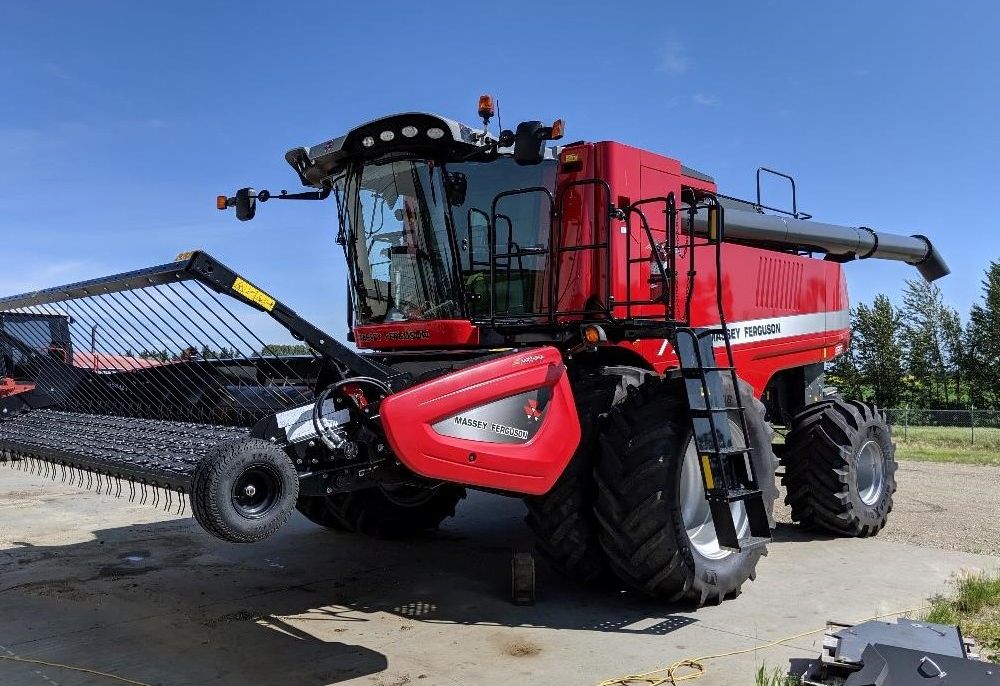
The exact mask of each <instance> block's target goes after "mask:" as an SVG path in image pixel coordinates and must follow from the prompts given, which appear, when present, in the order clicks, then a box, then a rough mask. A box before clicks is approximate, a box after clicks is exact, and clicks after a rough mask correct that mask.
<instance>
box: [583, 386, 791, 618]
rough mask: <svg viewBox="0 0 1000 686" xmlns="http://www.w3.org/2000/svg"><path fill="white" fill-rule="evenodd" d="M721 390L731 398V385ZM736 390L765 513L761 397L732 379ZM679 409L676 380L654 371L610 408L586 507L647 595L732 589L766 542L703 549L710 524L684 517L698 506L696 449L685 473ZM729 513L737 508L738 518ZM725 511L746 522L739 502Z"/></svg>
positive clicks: (629, 579) (768, 464)
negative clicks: (591, 502)
mask: <svg viewBox="0 0 1000 686" xmlns="http://www.w3.org/2000/svg"><path fill="white" fill-rule="evenodd" d="M726 395H727V396H728V397H727V403H728V404H732V402H733V401H734V400H735V398H734V397H733V393H732V390H731V389H729V390H728V391H727V394H726ZM740 395H741V399H742V404H743V407H744V408H746V419H747V426H748V429H749V434H750V447H751V448H752V455H753V460H754V470H755V472H756V474H757V478H758V481H759V483H760V487H761V491H762V493H763V497H764V505H765V507H766V509H767V511H768V513H770V512H771V509H772V507H773V504H774V499H775V498H776V497H777V488H776V486H775V483H774V470H775V466H776V465H777V459H776V458H775V457H774V453H773V451H772V449H771V436H772V433H773V432H772V430H771V427H770V425H769V424H768V423H767V422H765V421H764V406H763V405H762V404H761V403H760V401H758V400H757V399H756V398H754V396H753V393H752V390H751V389H750V387H749V386H748V385H746V384H744V383H742V382H741V385H740ZM688 413H689V411H688V405H687V398H686V395H685V391H684V386H683V383H682V382H680V381H679V380H661V379H659V378H654V379H652V380H650V381H647V382H646V383H644V384H643V385H642V386H641V387H640V388H639V389H638V392H636V393H633V394H630V396H629V398H628V399H627V400H626V401H625V402H624V403H622V404H621V405H620V406H619V407H618V408H616V409H615V410H613V411H612V413H611V415H610V417H609V422H608V426H607V428H606V429H605V431H604V432H603V433H602V436H601V439H602V440H601V442H602V454H601V458H600V460H599V461H598V464H597V470H596V476H597V488H598V498H597V507H596V513H597V517H598V520H599V522H600V531H601V533H600V541H601V545H602V547H603V548H604V550H605V552H606V553H607V556H608V559H609V561H610V564H611V567H612V569H613V571H614V572H615V574H616V575H617V576H618V577H619V578H620V579H621V580H622V581H623V582H624V583H625V584H626V585H627V586H629V587H631V588H633V589H635V590H637V591H640V592H642V593H645V594H647V595H650V596H653V597H655V598H662V599H666V600H670V601H677V600H682V599H686V600H693V601H695V602H696V603H698V604H699V605H703V604H704V603H706V602H708V601H716V602H721V601H722V600H723V599H724V598H726V597H733V596H736V595H738V594H739V592H740V588H741V586H742V584H743V583H744V582H745V581H746V580H747V579H751V580H752V579H753V578H755V575H756V572H755V570H756V566H757V562H758V560H759V559H760V557H761V556H762V555H764V554H766V550H765V549H764V548H763V547H758V548H754V549H751V550H744V551H742V552H739V553H737V552H730V551H725V550H722V549H719V548H718V541H717V538H714V540H715V547H714V549H713V548H712V545H711V540H712V538H713V537H715V529H714V526H712V525H711V523H710V520H708V521H707V522H703V523H701V524H700V525H699V524H697V522H702V521H703V520H699V519H698V518H697V517H692V511H694V512H695V514H697V512H698V511H699V507H700V502H699V499H700V501H702V502H703V500H704V485H703V484H702V482H701V475H700V470H698V467H697V453H696V452H695V453H692V454H693V456H694V462H693V464H694V467H693V469H695V470H698V471H696V472H695V473H693V474H692V473H691V472H690V469H692V467H691V466H690V465H691V463H692V462H691V460H692V454H689V452H690V450H691V448H693V446H691V440H692V439H691V422H690V418H689V416H688ZM686 461H687V462H688V464H689V466H688V469H687V470H685V468H684V464H685V462H686ZM692 479H695V480H694V481H692ZM692 484H693V486H692ZM685 494H687V495H686V497H685ZM738 512H742V513H743V514H742V518H741V519H740V515H739V514H738ZM734 514H736V516H737V517H738V522H745V521H746V514H745V510H742V508H741V507H738V510H737V509H734ZM692 518H693V519H694V520H695V522H696V523H695V524H692V521H691V520H692ZM743 526H748V524H743ZM772 526H773V522H772ZM709 527H710V528H709ZM740 528H741V527H740V526H739V524H738V530H740Z"/></svg>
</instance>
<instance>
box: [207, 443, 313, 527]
mask: <svg viewBox="0 0 1000 686" xmlns="http://www.w3.org/2000/svg"><path fill="white" fill-rule="evenodd" d="M298 494H299V477H298V473H297V472H296V471H295V466H294V465H293V464H292V461H291V460H290V459H289V457H288V455H286V454H285V452H284V451H283V450H281V449H280V448H278V447H277V446H274V445H272V444H271V443H268V442H267V441H264V440H261V439H258V438H244V439H238V440H234V441H227V442H225V443H221V444H219V445H217V446H216V447H215V448H213V449H212V450H210V451H209V452H208V454H206V455H205V457H204V458H202V460H201V462H199V463H198V466H197V467H196V468H195V471H194V476H193V480H192V483H191V509H192V511H193V512H194V517H195V519H196V520H198V523H199V524H201V525H202V526H203V527H204V528H205V529H206V530H207V531H208V532H209V533H210V534H212V535H213V536H216V537H218V538H221V539H222V540H224V541H230V542H232V543H253V542H255V541H260V540H262V539H264V538H267V537H268V536H270V535H271V534H273V533H274V532H275V531H277V530H278V529H279V528H281V525H282V524H284V523H285V522H286V521H287V520H288V517H289V516H290V515H291V514H292V510H293V509H295V500H296V498H297V497H298Z"/></svg>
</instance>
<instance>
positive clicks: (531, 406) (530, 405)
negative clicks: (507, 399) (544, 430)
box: [524, 398, 542, 422]
mask: <svg viewBox="0 0 1000 686" xmlns="http://www.w3.org/2000/svg"><path fill="white" fill-rule="evenodd" d="M524 414H526V415H527V416H528V419H531V420H534V421H536V422H537V421H540V420H541V418H542V410H539V409H538V401H537V400H535V399H534V398H532V399H531V400H529V401H528V402H527V404H525V406H524Z"/></svg>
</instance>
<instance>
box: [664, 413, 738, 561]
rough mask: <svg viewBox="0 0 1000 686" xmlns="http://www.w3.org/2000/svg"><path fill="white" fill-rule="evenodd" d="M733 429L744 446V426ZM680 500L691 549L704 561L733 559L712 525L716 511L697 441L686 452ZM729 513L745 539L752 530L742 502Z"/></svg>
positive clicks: (735, 505)
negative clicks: (711, 504)
mask: <svg viewBox="0 0 1000 686" xmlns="http://www.w3.org/2000/svg"><path fill="white" fill-rule="evenodd" d="M729 426H730V429H731V430H732V431H733V438H735V439H736V440H737V442H738V443H742V441H741V440H740V434H742V429H741V428H740V426H739V425H738V424H737V423H736V422H734V421H732V420H729ZM679 497H680V505H681V516H682V518H683V520H684V529H685V530H686V531H687V537H688V540H689V541H690V542H691V546H692V547H693V548H694V549H695V550H697V551H698V553H699V554H700V555H701V556H702V557H706V558H708V559H710V560H721V559H722V558H724V557H728V556H730V555H732V554H733V551H732V550H727V549H726V548H722V547H720V546H719V535H718V533H716V531H715V524H714V522H712V509H711V507H709V504H708V501H707V500H705V484H704V483H703V481H702V478H701V466H700V465H699V464H698V450H697V448H696V447H695V444H694V438H693V437H692V438H690V439H688V443H687V448H686V449H685V450H684V464H683V465H681V481H680V493H679ZM729 509H730V510H731V511H732V513H733V521H734V522H735V523H736V535H737V537H738V538H743V537H744V536H745V535H746V533H747V530H748V529H749V528H750V520H749V518H748V517H747V511H746V507H745V506H744V505H743V503H742V502H737V503H733V504H732V505H730V506H729Z"/></svg>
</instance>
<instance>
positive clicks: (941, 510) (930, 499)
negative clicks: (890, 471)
mask: <svg viewBox="0 0 1000 686" xmlns="http://www.w3.org/2000/svg"><path fill="white" fill-rule="evenodd" d="M896 481H897V484H898V490H897V491H896V495H895V496H894V498H893V509H892V514H891V515H889V523H888V524H887V525H886V528H885V529H884V530H883V531H882V532H881V533H879V538H880V539H884V540H889V541H897V542H899V543H909V544H912V545H919V546H924V547H928V548H940V549H943V550H961V551H964V552H968V553H979V554H983V555H1000V467H994V466H986V465H966V464H948V463H934V462H909V461H906V460H901V461H900V462H899V470H898V471H897V472H896ZM783 499H784V493H782V496H781V500H782V501H783ZM774 514H775V517H776V518H777V520H778V521H779V522H790V521H791V519H790V517H789V509H788V508H787V507H786V506H785V505H784V503H783V502H779V503H776V505H775V513H774Z"/></svg>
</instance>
